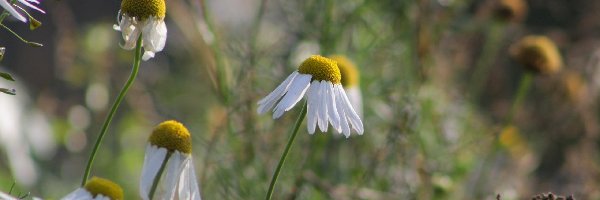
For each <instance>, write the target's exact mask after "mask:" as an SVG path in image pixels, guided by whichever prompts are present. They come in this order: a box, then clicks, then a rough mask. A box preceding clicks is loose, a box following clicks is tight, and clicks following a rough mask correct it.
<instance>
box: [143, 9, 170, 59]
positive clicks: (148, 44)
mask: <svg viewBox="0 0 600 200" xmlns="http://www.w3.org/2000/svg"><path fill="white" fill-rule="evenodd" d="M143 37H144V38H143V40H144V50H145V51H151V52H159V51H162V50H163V48H164V47H165V42H166V41H167V26H166V25H165V22H164V21H163V20H158V19H156V18H155V17H150V18H149V19H147V21H146V22H145V25H144V28H143Z"/></svg>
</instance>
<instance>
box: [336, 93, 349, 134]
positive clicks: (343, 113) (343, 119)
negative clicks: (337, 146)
mask: <svg viewBox="0 0 600 200" xmlns="http://www.w3.org/2000/svg"><path fill="white" fill-rule="evenodd" d="M333 92H334V95H335V97H336V100H337V101H336V105H337V109H338V114H339V115H340V126H341V127H342V131H341V132H342V133H344V135H345V136H346V137H350V125H349V124H348V119H347V117H346V107H345V106H344V102H343V101H341V99H343V97H342V96H340V95H341V94H340V92H339V90H337V89H335V86H334V91H333Z"/></svg>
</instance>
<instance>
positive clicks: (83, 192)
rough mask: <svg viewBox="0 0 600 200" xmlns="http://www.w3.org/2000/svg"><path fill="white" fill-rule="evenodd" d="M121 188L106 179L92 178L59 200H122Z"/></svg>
mask: <svg viewBox="0 0 600 200" xmlns="http://www.w3.org/2000/svg"><path fill="white" fill-rule="evenodd" d="M122 199H123V189H121V186H119V185H117V184H116V183H113V182H112V181H110V180H108V179H103V178H98V177H92V178H91V179H90V180H88V181H87V183H85V186H83V187H82V188H78V189H77V190H75V191H73V192H71V193H70V194H68V195H67V196H66V197H64V198H62V199H61V200H122Z"/></svg>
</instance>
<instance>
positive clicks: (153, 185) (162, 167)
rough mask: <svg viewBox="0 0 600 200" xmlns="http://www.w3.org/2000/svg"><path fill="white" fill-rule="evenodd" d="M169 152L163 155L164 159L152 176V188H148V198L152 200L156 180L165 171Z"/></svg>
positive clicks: (157, 180) (156, 185)
mask: <svg viewBox="0 0 600 200" xmlns="http://www.w3.org/2000/svg"><path fill="white" fill-rule="evenodd" d="M171 154H172V153H171V152H167V155H166V156H165V159H164V160H163V162H162V164H161V165H160V168H159V169H158V172H157V173H156V176H154V181H153V182H152V188H150V195H149V197H150V200H152V199H153V198H154V193H155V192H156V188H157V187H158V182H160V177H161V176H162V174H163V172H164V171H165V167H166V166H167V162H168V161H169V158H170V157H171Z"/></svg>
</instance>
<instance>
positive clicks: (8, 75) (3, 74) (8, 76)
mask: <svg viewBox="0 0 600 200" xmlns="http://www.w3.org/2000/svg"><path fill="white" fill-rule="evenodd" d="M0 77H2V78H4V79H6V80H9V81H15V79H13V77H12V76H11V75H10V74H8V73H4V72H0Z"/></svg>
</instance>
